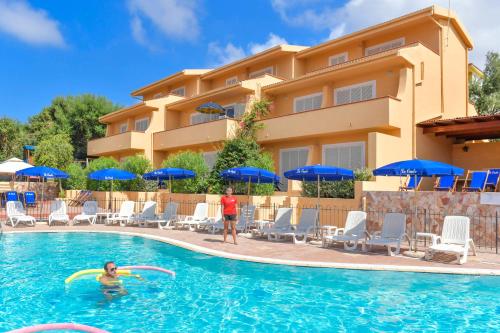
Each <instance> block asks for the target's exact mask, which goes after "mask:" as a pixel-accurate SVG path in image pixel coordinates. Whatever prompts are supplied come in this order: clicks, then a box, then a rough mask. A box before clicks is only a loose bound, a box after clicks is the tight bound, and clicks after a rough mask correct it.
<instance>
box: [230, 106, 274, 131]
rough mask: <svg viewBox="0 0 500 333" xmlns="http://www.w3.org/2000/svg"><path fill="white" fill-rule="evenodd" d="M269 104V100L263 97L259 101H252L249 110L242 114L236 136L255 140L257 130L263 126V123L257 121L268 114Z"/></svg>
mask: <svg viewBox="0 0 500 333" xmlns="http://www.w3.org/2000/svg"><path fill="white" fill-rule="evenodd" d="M270 106H271V101H269V100H265V99H263V100H260V101H254V102H253V103H252V106H251V108H250V110H249V111H248V112H245V113H244V114H243V117H242V118H241V122H240V128H239V129H238V132H237V133H236V136H237V137H239V138H245V139H248V140H256V139H257V131H258V130H259V129H262V127H263V125H262V124H258V123H257V121H258V120H259V119H260V118H262V117H264V116H266V115H268V114H269V111H270Z"/></svg>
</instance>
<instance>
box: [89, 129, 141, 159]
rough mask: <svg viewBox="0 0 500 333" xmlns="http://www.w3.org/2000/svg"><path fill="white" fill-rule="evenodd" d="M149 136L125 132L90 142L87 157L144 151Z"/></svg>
mask: <svg viewBox="0 0 500 333" xmlns="http://www.w3.org/2000/svg"><path fill="white" fill-rule="evenodd" d="M146 139H147V134H146V133H144V132H125V133H120V134H115V135H110V136H107V137H104V138H100V139H95V140H90V141H89V143H88V145H87V155H89V156H101V155H109V154H113V153H119V152H123V151H130V150H132V151H144V148H145V146H146Z"/></svg>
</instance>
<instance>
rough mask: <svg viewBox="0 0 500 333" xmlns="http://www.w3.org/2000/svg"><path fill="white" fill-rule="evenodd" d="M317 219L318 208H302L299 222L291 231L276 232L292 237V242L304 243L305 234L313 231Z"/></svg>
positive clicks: (305, 239) (307, 234)
mask: <svg viewBox="0 0 500 333" xmlns="http://www.w3.org/2000/svg"><path fill="white" fill-rule="evenodd" d="M317 221H318V210H317V209H316V208H304V209H302V213H301V214H300V220H299V224H298V225H297V227H296V229H295V230H293V231H288V232H286V231H285V232H282V233H278V234H279V235H280V236H284V237H292V240H293V243H294V244H305V243H306V241H307V236H309V235H311V234H313V233H314V230H315V229H316V222H317ZM299 238H300V239H299Z"/></svg>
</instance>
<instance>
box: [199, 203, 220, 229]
mask: <svg viewBox="0 0 500 333" xmlns="http://www.w3.org/2000/svg"><path fill="white" fill-rule="evenodd" d="M199 227H200V228H201V229H206V230H208V231H209V232H210V233H211V234H215V233H216V232H219V231H221V230H224V221H223V220H222V212H221V210H220V209H217V214H216V215H215V217H210V218H209V219H208V220H207V221H205V222H202V223H200V225H199Z"/></svg>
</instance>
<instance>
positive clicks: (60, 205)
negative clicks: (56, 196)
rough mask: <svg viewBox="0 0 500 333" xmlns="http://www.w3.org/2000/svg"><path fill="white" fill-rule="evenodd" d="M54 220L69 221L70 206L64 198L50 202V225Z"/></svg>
mask: <svg viewBox="0 0 500 333" xmlns="http://www.w3.org/2000/svg"><path fill="white" fill-rule="evenodd" d="M54 222H63V223H66V224H68V223H69V215H68V208H67V207H66V202H64V201H62V200H54V201H52V202H51V203H50V215H49V221H48V224H49V226H50V225H52V223H54Z"/></svg>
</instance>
